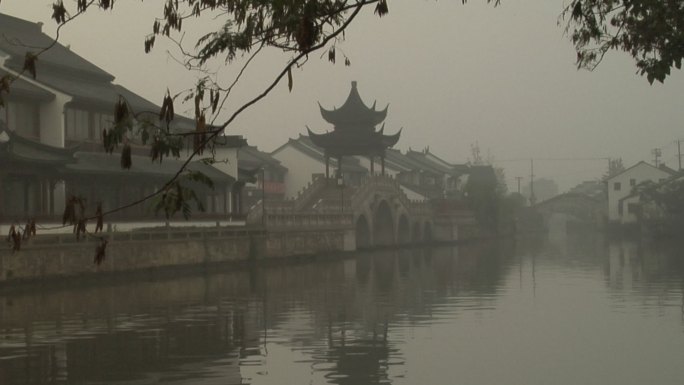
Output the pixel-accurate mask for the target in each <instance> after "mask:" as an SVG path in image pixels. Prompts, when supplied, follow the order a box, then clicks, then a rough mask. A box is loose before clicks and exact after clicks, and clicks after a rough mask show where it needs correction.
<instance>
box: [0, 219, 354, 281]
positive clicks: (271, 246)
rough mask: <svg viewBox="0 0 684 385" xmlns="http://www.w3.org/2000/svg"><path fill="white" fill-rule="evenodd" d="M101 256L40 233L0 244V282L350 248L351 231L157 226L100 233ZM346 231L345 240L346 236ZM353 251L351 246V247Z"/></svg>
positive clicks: (69, 238)
mask: <svg viewBox="0 0 684 385" xmlns="http://www.w3.org/2000/svg"><path fill="white" fill-rule="evenodd" d="M104 236H105V237H106V239H108V242H109V243H108V246H107V251H106V258H105V260H104V262H103V263H102V264H101V265H100V266H97V265H95V264H94V263H93V259H94V257H95V248H96V247H97V245H98V244H99V241H96V240H92V239H90V240H81V241H80V242H79V241H77V240H76V238H75V236H74V235H71V234H69V235H67V234H64V235H45V236H38V237H35V238H33V239H31V240H30V241H29V242H28V243H27V244H24V245H22V249H21V250H20V251H18V252H13V251H12V250H11V249H10V248H9V246H6V247H3V248H0V284H3V283H5V284H6V283H9V282H12V281H29V280H40V279H49V278H59V277H71V276H84V275H89V274H96V273H114V272H126V271H134V270H145V269H159V268H170V267H182V266H202V265H210V264H218V263H231V262H232V263H240V262H246V261H248V260H250V259H251V258H253V259H264V258H283V257H289V256H293V255H306V254H315V253H319V252H335V251H343V250H350V245H354V239H353V236H354V234H353V231H350V230H348V229H344V228H333V227H330V228H320V229H313V228H307V227H302V228H300V229H298V230H292V229H291V230H289V231H284V230H278V229H273V230H269V231H264V230H262V229H234V228H219V227H216V228H196V229H159V230H149V231H133V232H117V233H108V234H104ZM350 236H351V239H350V238H349V237H350ZM351 250H353V247H352V248H351Z"/></svg>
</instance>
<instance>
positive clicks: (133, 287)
mask: <svg viewBox="0 0 684 385" xmlns="http://www.w3.org/2000/svg"><path fill="white" fill-rule="evenodd" d="M680 250H681V248H679V247H677V245H659V246H657V247H654V246H647V245H641V244H638V243H626V242H623V243H608V242H606V241H605V240H604V239H602V238H601V237H597V236H589V237H587V236H583V237H562V238H554V239H553V240H552V241H549V242H546V241H542V240H525V241H518V242H517V243H515V242H512V241H508V242H489V243H479V244H468V245H463V246H460V247H458V248H457V247H446V248H435V249H426V250H419V249H407V250H398V251H382V252H374V253H364V254H359V255H357V256H356V257H355V258H352V259H347V260H340V261H334V262H326V263H315V264H304V265H296V266H287V267H282V266H280V267H273V268H252V269H249V271H245V272H216V273H214V274H208V275H201V276H190V277H182V278H175V279H167V280H152V281H144V282H143V281H132V282H126V283H119V284H108V285H104V284H103V285H101V286H92V287H86V288H74V289H61V290H40V289H36V291H34V292H30V293H23V294H7V295H2V294H0V384H93V383H98V384H103V383H104V384H136V385H138V384H156V383H174V384H219V383H220V384H245V383H250V384H282V383H292V384H299V383H312V384H318V383H332V384H416V383H453V382H454V381H455V379H456V378H458V379H459V382H460V381H462V382H463V383H471V384H490V383H514V384H522V383H526V384H548V383H555V384H563V383H567V384H575V383H583V384H590V383H596V384H609V383H620V384H629V383H635V384H636V383H640V382H639V381H642V382H641V383H643V381H644V379H649V378H650V379H651V381H653V376H654V375H660V376H662V377H661V378H660V380H658V381H655V382H657V383H661V384H667V383H673V384H674V383H679V382H678V381H676V380H678V379H679V378H681V376H682V375H684V369H681V368H680V366H681V365H678V364H675V363H676V362H681V359H682V358H684V337H683V334H682V332H683V331H684V297H683V296H682V292H683V290H684V279H683V277H684V263H683V262H682V261H684V256H682V255H681V251H680ZM637 330H638V331H639V332H637ZM649 349H651V350H649ZM655 356H657V357H660V358H659V359H658V360H645V359H644V357H655Z"/></svg>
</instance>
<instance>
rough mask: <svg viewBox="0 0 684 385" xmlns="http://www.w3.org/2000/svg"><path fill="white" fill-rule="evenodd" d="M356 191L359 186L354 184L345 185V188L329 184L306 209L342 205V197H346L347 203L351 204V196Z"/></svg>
mask: <svg viewBox="0 0 684 385" xmlns="http://www.w3.org/2000/svg"><path fill="white" fill-rule="evenodd" d="M356 191H357V188H355V187H352V186H345V187H344V188H340V187H337V186H327V187H325V188H323V189H322V190H321V191H320V192H318V193H317V194H316V195H315V196H313V197H312V198H311V201H310V204H309V205H307V207H305V208H304V209H305V210H317V209H321V208H325V207H333V206H335V207H336V206H340V202H342V199H344V202H345V205H349V202H350V200H351V197H352V196H353V194H354V193H355V192H356Z"/></svg>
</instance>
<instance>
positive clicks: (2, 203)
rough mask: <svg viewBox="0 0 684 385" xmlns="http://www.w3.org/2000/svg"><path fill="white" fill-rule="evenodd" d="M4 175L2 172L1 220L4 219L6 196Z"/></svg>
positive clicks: (0, 193) (0, 194)
mask: <svg viewBox="0 0 684 385" xmlns="http://www.w3.org/2000/svg"><path fill="white" fill-rule="evenodd" d="M4 191H5V187H4V175H3V174H0V222H2V220H3V219H4V218H3V217H4V208H5V197H4V194H3V193H4Z"/></svg>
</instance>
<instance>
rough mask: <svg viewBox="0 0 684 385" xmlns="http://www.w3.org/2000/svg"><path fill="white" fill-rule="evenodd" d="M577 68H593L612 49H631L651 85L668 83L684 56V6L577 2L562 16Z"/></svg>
mask: <svg viewBox="0 0 684 385" xmlns="http://www.w3.org/2000/svg"><path fill="white" fill-rule="evenodd" d="M561 18H562V20H564V21H565V22H566V23H567V24H566V32H567V33H568V35H569V36H570V38H571V39H572V42H573V44H574V45H575V48H576V50H577V66H578V67H579V68H587V69H590V70H591V69H594V68H596V66H597V65H599V63H601V60H603V57H604V56H605V55H606V53H608V51H611V50H618V51H624V52H627V53H629V54H630V55H631V56H632V57H633V58H634V60H635V61H636V66H637V68H638V70H639V73H640V74H641V75H646V78H647V79H648V82H649V83H653V81H654V80H657V81H659V82H663V81H665V78H666V77H667V76H668V75H670V71H671V70H672V67H675V68H677V69H680V68H681V66H682V57H684V28H683V27H682V26H683V25H684V7H683V6H682V2H681V1H678V0H573V1H571V2H570V3H569V4H568V6H567V7H566V8H565V10H564V11H563V13H562V16H561Z"/></svg>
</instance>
